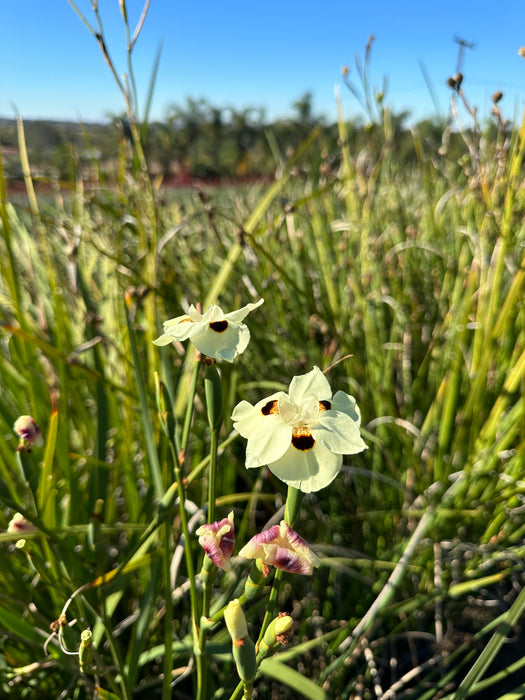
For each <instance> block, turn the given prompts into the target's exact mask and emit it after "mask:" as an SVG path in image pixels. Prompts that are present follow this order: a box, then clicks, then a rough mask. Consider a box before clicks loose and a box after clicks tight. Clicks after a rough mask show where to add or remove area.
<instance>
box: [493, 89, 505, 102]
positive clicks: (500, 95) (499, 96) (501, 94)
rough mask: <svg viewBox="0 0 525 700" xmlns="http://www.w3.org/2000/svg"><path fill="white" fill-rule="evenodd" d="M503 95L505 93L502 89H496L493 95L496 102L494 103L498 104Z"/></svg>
mask: <svg viewBox="0 0 525 700" xmlns="http://www.w3.org/2000/svg"><path fill="white" fill-rule="evenodd" d="M502 97H503V93H502V92H501V90H496V92H495V93H494V94H493V95H492V98H491V99H492V101H493V102H494V104H495V105H496V104H498V102H499V101H500V100H501V98H502Z"/></svg>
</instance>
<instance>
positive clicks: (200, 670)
mask: <svg viewBox="0 0 525 700" xmlns="http://www.w3.org/2000/svg"><path fill="white" fill-rule="evenodd" d="M192 397H193V394H192ZM191 404H193V400H191ZM170 448H171V452H172V457H173V463H174V465H175V479H176V482H177V493H178V496H179V515H180V524H181V530H182V534H183V537H184V558H185V561H186V573H187V575H188V580H189V582H190V601H191V613H192V634H193V639H194V642H195V648H194V651H195V655H196V660H197V689H198V692H197V700H204V694H203V691H201V689H202V688H204V686H205V677H206V669H205V665H204V661H205V659H204V656H203V655H202V654H201V653H200V649H199V648H198V645H197V640H198V639H199V625H200V617H201V616H200V610H199V603H198V598H197V587H196V585H195V571H194V569H193V559H192V556H191V540H190V532H189V530H188V519H187V517H186V510H185V508H184V502H185V493H184V486H183V484H182V470H181V465H180V462H179V459H178V456H177V455H176V454H175V446H174V445H173V442H170ZM169 594H170V597H171V589H170V590H169ZM171 642H172V639H171V638H170V646H171ZM170 676H171V669H170Z"/></svg>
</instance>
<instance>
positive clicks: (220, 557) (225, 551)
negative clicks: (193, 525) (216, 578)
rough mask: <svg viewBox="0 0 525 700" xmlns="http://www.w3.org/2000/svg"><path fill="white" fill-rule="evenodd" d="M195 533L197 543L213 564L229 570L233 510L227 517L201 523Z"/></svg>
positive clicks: (233, 537) (231, 548) (233, 538)
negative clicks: (197, 538) (204, 523)
mask: <svg viewBox="0 0 525 700" xmlns="http://www.w3.org/2000/svg"><path fill="white" fill-rule="evenodd" d="M196 534H197V535H198V537H199V544H200V545H201V547H202V548H203V549H204V551H205V552H206V554H207V556H208V557H209V558H210V559H211V560H212V562H213V563H214V564H215V566H218V567H219V569H223V571H230V569H231V567H230V561H229V560H230V557H231V555H232V553H233V548H234V547H235V529H234V527H233V511H232V512H231V513H230V514H229V515H228V517H227V518H223V519H222V520H219V521H217V522H214V523H208V524H207V525H201V527H199V529H198V530H197V532H196Z"/></svg>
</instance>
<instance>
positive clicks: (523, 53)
mask: <svg viewBox="0 0 525 700" xmlns="http://www.w3.org/2000/svg"><path fill="white" fill-rule="evenodd" d="M518 53H519V55H520V56H521V57H522V58H525V46H522V47H521V49H520V50H519V51H518Z"/></svg>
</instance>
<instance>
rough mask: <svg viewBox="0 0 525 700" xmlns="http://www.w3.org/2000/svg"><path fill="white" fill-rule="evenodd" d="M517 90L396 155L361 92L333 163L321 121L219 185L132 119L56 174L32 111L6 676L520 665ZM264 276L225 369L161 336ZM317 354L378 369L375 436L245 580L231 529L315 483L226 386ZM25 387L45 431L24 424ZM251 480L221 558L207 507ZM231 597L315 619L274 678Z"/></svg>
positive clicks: (230, 688) (360, 399)
mask: <svg viewBox="0 0 525 700" xmlns="http://www.w3.org/2000/svg"><path fill="white" fill-rule="evenodd" d="M452 95H453V99H460V98H461V97H462V93H461V87H460V86H458V88H457V90H456V91H453V93H452ZM494 110H495V113H494V115H493V116H492V117H490V118H491V119H493V120H494V123H495V124H496V126H497V128H495V129H494V128H490V129H489V128H488V127H487V128H482V127H479V126H478V124H477V123H476V122H473V123H472V125H471V126H470V127H469V129H468V131H465V132H461V133H460V137H461V138H462V140H463V141H462V143H463V144H464V148H463V155H462V157H461V158H459V159H458V158H456V157H453V158H452V157H450V155H449V153H448V152H447V142H446V134H444V140H443V145H442V147H441V148H440V149H439V151H438V150H434V149H430V148H429V147H428V144H426V143H425V142H424V141H423V140H421V139H420V137H419V135H418V133H414V134H413V138H414V143H415V147H416V150H417V153H418V156H419V159H418V162H417V163H416V164H414V166H413V167H411V168H400V167H399V164H398V162H397V161H396V158H395V149H394V145H395V144H393V143H392V140H391V138H390V136H391V132H390V130H389V113H388V110H387V109H382V111H381V120H380V121H379V122H378V124H377V125H376V129H375V131H374V138H376V145H377V143H379V146H380V148H379V150H378V153H379V155H378V156H377V157H371V156H370V154H367V153H365V152H361V153H355V152H351V151H350V149H349V148H348V143H347V140H346V135H345V124H344V122H342V121H341V123H340V125H339V128H340V150H339V151H338V152H336V153H324V154H323V159H321V163H320V166H319V167H318V168H316V169H312V168H308V166H307V163H308V162H311V161H308V160H307V156H308V154H309V153H311V152H312V150H314V151H315V149H316V148H317V145H316V132H315V131H314V132H312V134H311V136H310V137H309V138H308V139H307V140H306V141H305V142H304V143H303V145H302V146H301V147H300V148H299V149H298V150H297V152H296V153H295V154H294V155H293V156H291V158H290V159H289V160H288V161H286V162H283V163H280V164H279V167H278V168H277V171H276V177H275V180H274V182H273V183H271V184H268V183H264V184H260V185H258V184H253V185H250V186H243V187H242V188H235V187H231V188H224V189H205V188H203V191H201V192H199V191H197V190H195V189H188V190H184V191H166V190H164V189H162V188H161V187H160V185H159V183H155V182H152V181H151V180H150V178H149V177H148V175H147V172H146V169H145V168H144V167H143V166H144V160H143V154H142V153H141V150H140V137H139V134H138V133H137V134H135V136H136V140H135V141H134V144H135V151H134V153H133V154H132V155H133V157H128V158H127V159H126V154H125V153H124V152H123V154H122V167H121V170H120V176H119V178H118V179H116V180H115V181H114V182H111V183H108V182H105V180H104V177H103V173H100V177H99V179H98V180H95V181H94V182H93V181H90V182H84V181H83V180H81V179H80V178H78V179H75V178H73V179H72V181H71V182H70V183H68V186H67V188H66V187H63V186H58V185H57V187H56V190H55V191H54V193H53V197H51V198H50V197H48V196H46V198H45V199H40V197H39V196H38V194H37V193H35V190H34V183H33V179H32V177H31V170H30V158H29V157H26V154H25V151H24V148H23V144H24V138H23V125H22V123H21V122H20V125H19V138H20V144H21V160H22V166H23V169H24V172H25V184H26V196H25V198H24V201H21V200H20V198H19V196H18V195H17V198H16V199H13V201H10V198H9V196H8V192H7V184H6V180H5V178H4V177H3V173H2V171H1V170H0V231H1V234H2V235H1V240H0V313H1V318H2V327H1V331H0V343H1V345H0V382H1V392H0V423H1V431H2V440H0V528H1V530H2V531H3V532H2V533H1V534H0V563H1V565H0V632H1V635H0V695H1V696H2V697H10V698H11V697H12V698H31V699H33V698H34V699H35V700H36V699H39V700H47V698H53V699H54V698H76V699H78V700H80V699H84V698H93V697H96V698H102V699H103V700H109V699H113V698H123V699H125V700H131V698H143V699H144V700H145V699H146V698H156V697H159V698H160V697H162V698H164V699H166V698H170V697H173V698H199V699H200V700H204V698H217V699H218V698H232V699H233V698H239V697H241V696H242V695H243V693H245V697H250V696H251V695H250V694H251V693H252V692H253V697H256V698H259V699H263V698H297V697H299V696H301V697H307V698H312V699H317V698H333V699H339V698H341V699H343V698H383V699H384V700H386V699H387V698H390V699H396V698H397V699H400V698H403V699H409V698H411V699H414V700H416V699H417V700H425V699H428V700H431V699H432V698H448V699H449V700H451V699H452V698H454V699H456V700H460V699H461V698H467V697H473V698H482V697H488V698H502V699H503V698H518V697H522V696H523V695H524V694H525V670H524V669H525V662H524V661H523V634H522V630H521V626H520V620H521V618H522V613H523V611H524V608H525V541H524V534H525V519H524V515H523V514H524V512H525V481H523V480H522V479H523V468H524V467H525V457H524V456H525V442H524V439H525V404H524V401H523V394H524V389H525V308H524V305H523V294H524V279H525V250H524V245H525V227H524V223H523V221H524V213H525V189H524V187H523V182H524V175H523V166H522V161H523V155H524V153H525V121H524V122H522V123H521V124H517V125H516V126H515V128H507V127H506V126H505V125H504V124H503V122H502V120H501V119H500V118H499V117H500V115H499V109H498V107H497V105H496V104H495V106H494ZM487 118H488V116H487ZM489 134H490V135H491V136H490V138H489V137H488V135H489ZM377 140H378V141H377ZM128 156H129V154H128ZM93 167H94V169H95V170H96V163H94V164H93ZM261 297H262V298H264V300H265V301H264V305H263V306H261V307H260V308H258V309H257V310H256V311H254V312H253V313H252V314H250V316H249V317H248V318H247V319H246V324H247V325H248V326H249V329H250V332H251V340H250V343H249V345H248V347H247V349H246V350H245V352H244V353H243V354H242V355H240V356H239V357H237V358H236V359H235V361H234V362H233V363H228V362H218V363H217V365H216V367H217V369H218V372H217V371H215V368H214V367H211V368H210V367H206V366H205V363H204V362H203V361H202V360H199V359H198V358H197V360H196V357H195V351H194V349H193V347H192V345H191V344H190V343H188V342H184V343H181V342H176V343H174V344H173V345H171V346H168V347H165V348H159V347H157V346H156V345H154V344H153V342H152V341H153V340H154V339H155V338H157V337H158V336H159V334H160V333H161V332H162V323H163V322H164V321H166V320H167V319H170V318H173V317H177V316H180V315H181V314H184V313H186V312H187V310H188V307H189V305H190V304H195V305H196V304H198V303H201V304H202V306H203V309H204V310H206V309H207V308H208V307H209V306H210V305H211V304H212V303H218V304H220V306H221V307H222V308H223V309H224V310H225V311H231V310H233V309H238V308H240V307H242V306H244V305H246V304H248V303H250V302H255V301H257V300H258V299H259V298H261ZM313 366H318V367H320V368H321V369H322V370H327V371H326V376H327V378H328V380H329V382H330V385H331V387H332V390H333V391H334V393H335V392H336V391H337V390H342V391H344V392H347V393H348V394H351V395H352V396H354V397H355V398H356V400H357V404H358V406H359V407H360V410H361V416H362V430H361V433H362V437H363V439H364V441H365V442H366V444H367V446H368V449H367V450H366V451H364V452H362V453H359V454H356V455H353V456H349V457H345V458H344V462H343V467H342V469H341V472H340V473H339V475H338V476H337V477H336V478H335V480H334V481H333V482H332V483H331V484H330V485H329V486H327V487H326V488H323V489H321V490H319V491H315V492H312V493H308V494H305V495H304V498H303V499H302V502H301V503H300V504H299V505H300V509H298V510H297V513H296V517H295V518H292V519H293V521H294V525H293V526H294V528H295V530H296V531H297V532H298V533H299V534H300V536H301V537H302V538H303V539H304V540H306V541H307V542H308V543H309V545H310V547H311V549H312V550H313V552H315V554H316V555H317V556H318V557H319V558H320V565H319V567H318V568H316V569H315V570H314V572H313V573H312V574H311V575H308V576H302V575H300V574H292V573H287V572H281V571H277V573H274V569H273V567H270V568H271V571H270V573H269V575H268V577H267V578H266V579H264V580H263V581H262V583H260V584H259V585H258V586H256V587H255V589H256V590H255V593H254V594H253V596H252V597H249V598H246V597H245V596H246V594H245V584H246V581H247V577H248V575H250V576H256V573H257V571H256V568H255V564H254V565H253V566H252V565H251V562H249V561H248V560H246V559H243V558H241V557H238V556H237V552H238V551H239V550H240V548H241V547H242V546H243V545H244V544H246V542H247V541H248V540H249V539H250V538H251V537H252V536H254V535H255V534H256V533H257V532H259V531H260V530H262V529H263V528H264V527H266V526H267V525H274V524H277V523H279V521H280V520H281V519H283V517H285V515H286V518H287V519H289V518H290V507H291V505H290V504H291V502H292V501H291V498H292V492H291V491H288V490H287V488H286V485H285V484H283V483H282V482H281V481H280V480H279V479H278V478H276V477H275V476H274V475H273V474H272V472H271V471H269V470H268V468H266V467H263V468H261V469H250V470H248V469H246V467H245V450H246V441H245V440H244V439H243V438H241V437H240V436H239V435H238V433H237V432H236V431H235V430H234V428H233V423H232V420H231V415H232V412H233V409H234V407H235V406H236V405H237V404H238V403H239V402H240V401H242V400H248V401H250V402H252V403H256V402H257V401H260V400H261V399H263V398H264V397H267V396H269V395H271V394H272V393H273V392H275V391H280V390H286V389H287V387H288V385H289V383H290V381H291V379H292V378H293V377H294V376H297V375H302V374H305V373H307V372H309V371H310V370H311V369H312V367H313ZM210 382H211V383H210ZM217 382H218V383H217ZM219 386H220V389H219V388H218V387H219ZM210 387H211V389H210ZM210 392H211V393H210ZM219 406H220V411H219ZM219 413H222V415H219ZM21 415H30V416H32V417H33V418H34V420H35V421H36V423H37V424H38V426H39V427H40V429H41V431H42V435H43V438H44V439H43V444H42V445H38V444H36V445H34V446H33V447H32V449H27V448H28V445H27V443H26V444H25V445H24V446H23V449H17V447H18V438H17V436H16V435H15V433H14V431H13V425H14V424H15V421H16V420H17V418H18V417H19V416H21ZM296 495H297V494H296ZM286 504H288V509H287V511H286V514H285V505H286ZM232 510H233V513H234V516H235V536H236V542H237V544H236V548H235V551H234V555H233V558H232V560H231V565H232V569H231V571H230V572H222V571H218V572H217V571H216V570H215V569H214V568H213V567H211V566H210V562H209V560H207V559H206V558H205V557H204V552H203V549H202V547H201V546H200V545H199V543H198V537H197V535H196V530H197V528H198V527H199V526H200V525H202V524H203V523H205V522H206V521H207V520H208V521H211V522H214V521H217V520H220V519H222V518H225V517H226V516H227V515H228V513H229V512H230V511H232ZM15 513H20V514H21V515H22V516H23V517H24V518H25V520H23V521H21V522H22V524H23V527H22V529H20V528H19V529H17V530H15V531H13V526H12V525H11V527H9V524H10V522H11V521H12V518H13V516H14V514H15ZM212 516H213V517H212ZM249 572H250V573H249ZM233 599H240V600H241V602H242V603H243V609H244V614H245V615H246V619H247V626H248V633H249V636H250V638H251V639H253V641H254V642H255V641H256V640H257V639H258V637H259V634H260V632H261V629H263V631H264V628H266V626H267V625H268V622H269V619H270V618H271V617H273V616H274V615H277V613H278V612H279V611H282V612H286V613H287V614H288V615H290V616H291V618H292V619H293V626H292V628H291V635H290V637H289V639H288V642H287V644H286V645H280V644H277V643H276V647H278V648H276V649H275V650H273V649H272V651H273V653H270V654H269V655H268V657H267V658H266V659H264V660H262V659H261V656H258V657H257V660H256V664H257V666H256V676H254V674H251V675H252V677H254V684H253V685H254V687H253V691H252V689H251V681H252V677H250V678H249V680H248V682H247V683H245V684H243V683H242V682H240V681H239V675H238V673H239V671H240V672H241V674H242V673H243V672H244V671H243V668H244V666H243V663H244V662H242V661H241V662H239V660H238V658H237V656H236V655H235V654H233V656H232V642H231V639H230V636H229V634H228V632H227V630H226V628H225V625H224V620H223V617H224V609H225V607H226V605H227V604H228V602H229V601H231V600H233ZM201 616H203V617H201ZM204 618H206V619H204ZM282 641H284V640H282ZM234 646H235V645H234ZM245 647H246V648H247V647H249V645H248V644H246V645H245ZM236 653H237V652H236ZM254 673H255V671H254ZM248 675H250V674H248Z"/></svg>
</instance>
